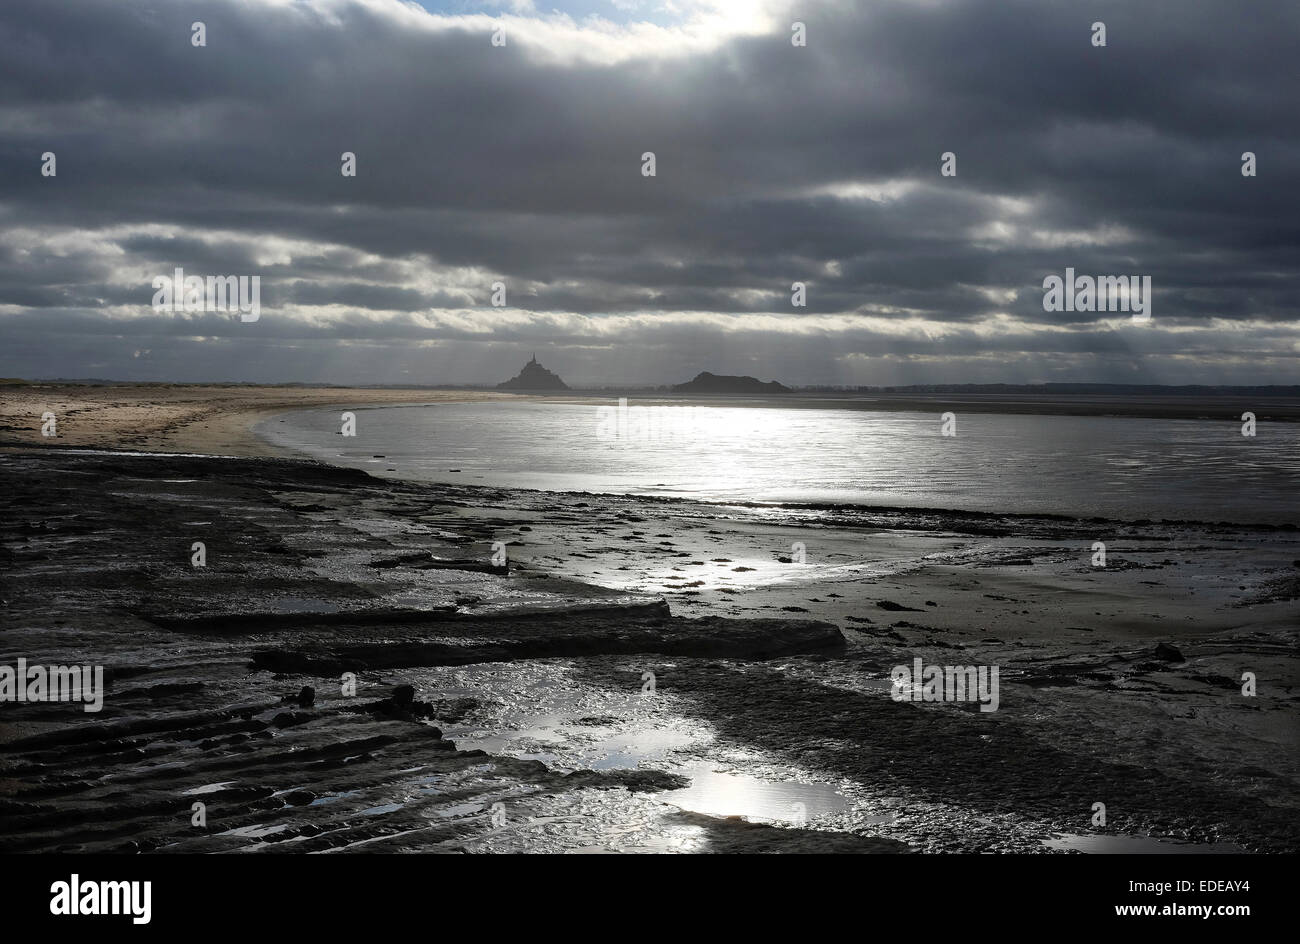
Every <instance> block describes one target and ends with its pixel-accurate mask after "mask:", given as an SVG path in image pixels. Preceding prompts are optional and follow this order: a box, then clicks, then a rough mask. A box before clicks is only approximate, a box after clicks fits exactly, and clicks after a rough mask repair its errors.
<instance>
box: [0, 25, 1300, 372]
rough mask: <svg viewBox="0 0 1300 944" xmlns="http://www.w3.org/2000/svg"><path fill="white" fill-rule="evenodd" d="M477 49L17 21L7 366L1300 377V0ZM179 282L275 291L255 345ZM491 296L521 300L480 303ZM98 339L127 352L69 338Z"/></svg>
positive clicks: (468, 43)
mask: <svg viewBox="0 0 1300 944" xmlns="http://www.w3.org/2000/svg"><path fill="white" fill-rule="evenodd" d="M196 19H201V20H203V21H204V22H205V24H206V26H207V32H208V45H207V47H206V48H201V49H196V48H194V47H192V46H191V45H190V42H189V36H190V23H191V22H192V21H193V20H196ZM794 19H799V20H802V21H804V22H805V23H807V27H808V37H809V38H808V46H807V48H794V47H792V46H791V44H790V41H789V31H788V30H789V23H790V22H791V21H792V20H794ZM1094 20H1102V21H1104V22H1105V23H1106V26H1107V33H1108V36H1107V39H1108V45H1107V46H1106V47H1105V48H1104V49H1099V48H1095V47H1093V46H1092V45H1091V44H1090V42H1089V37H1090V29H1089V27H1090V24H1091V23H1092V22H1093V21H1094ZM487 22H488V21H486V20H483V19H479V20H458V21H454V22H451V23H448V22H442V23H439V21H436V20H433V19H431V18H428V17H426V16H424V14H422V13H419V12H417V11H413V10H411V9H406V8H403V7H401V6H400V5H398V4H396V3H386V2H380V0H371V2H368V3H363V2H343V0H330V2H321V3H317V4H302V3H299V4H282V3H257V2H254V3H247V4H243V3H240V4H235V3H230V2H211V3H203V4H196V3H181V2H177V3H159V2H153V3H146V2H143V0H141V2H121V3H114V4H111V5H106V4H102V3H97V2H90V0H68V2H63V3H59V4H50V3H47V2H44V0H8V2H7V3H6V4H5V5H4V6H3V7H2V8H0V57H2V58H3V61H4V62H5V63H6V67H5V69H4V71H3V73H0V131H2V134H0V226H3V235H2V236H0V306H5V307H0V338H3V339H4V340H5V342H6V344H5V346H4V349H3V351H0V373H4V374H27V375H34V376H39V375H54V374H57V375H63V376H76V375H83V374H92V373H96V372H97V371H95V370H91V369H90V367H91V366H92V365H93V364H102V365H103V366H104V369H105V370H107V369H108V368H110V367H111V368H113V369H116V370H120V371H122V374H121V375H122V376H142V377H143V376H145V373H142V367H141V362H142V361H147V360H148V359H149V358H153V359H154V360H153V363H154V364H156V365H159V366H158V368H157V369H160V370H161V369H164V365H165V369H168V370H172V371H173V372H174V373H178V372H180V371H182V370H183V367H184V365H185V363H186V359H187V358H188V359H192V360H193V361H197V362H200V363H201V364H202V367H201V368H195V369H199V370H202V371H206V372H207V374H206V375H205V376H193V377H185V378H181V377H180V376H179V374H178V376H177V379H221V378H224V377H230V378H235V379H262V380H269V379H277V378H275V377H274V376H254V375H253V373H250V369H251V368H250V364H263V365H268V366H270V365H273V364H274V363H276V361H275V359H274V358H271V359H267V358H264V357H263V356H262V355H261V354H259V353H257V352H256V351H255V350H254V349H252V348H250V345H251V346H253V348H255V346H256V345H258V344H261V345H263V346H266V345H269V344H271V341H270V339H272V338H275V339H280V340H277V341H276V342H275V345H274V346H276V348H277V350H278V352H279V354H280V355H281V357H282V360H281V361H280V363H283V364H286V365H291V364H294V363H295V361H294V357H295V356H297V355H296V354H295V351H296V352H298V353H299V354H301V367H300V368H296V369H299V370H301V371H302V373H299V374H295V375H294V377H293V379H339V378H337V377H336V374H338V373H339V371H341V370H343V371H345V372H346V373H347V375H348V376H347V377H346V379H347V380H349V381H364V380H369V381H373V382H400V381H402V380H410V379H413V378H412V377H411V376H410V373H409V372H410V371H412V370H416V372H417V373H418V372H419V371H418V369H417V368H415V367H414V366H399V365H406V358H407V357H408V356H409V351H408V352H407V353H406V354H403V355H402V356H401V357H398V356H397V355H396V354H395V353H394V352H396V351H397V350H398V349H399V348H400V347H401V345H402V344H404V343H408V342H409V341H412V340H414V341H426V342H429V349H427V350H425V351H424V353H425V355H427V356H428V357H429V358H430V360H429V361H428V363H429V364H436V363H439V361H438V357H439V356H443V355H445V358H446V359H445V361H443V362H442V365H443V366H442V368H441V369H442V370H444V374H443V375H442V376H440V377H433V376H428V377H422V378H421V380H422V382H433V381H435V380H446V381H447V382H469V381H474V380H487V379H498V378H499V377H500V376H505V375H508V373H510V372H513V369H514V368H515V367H516V366H517V365H516V364H515V360H516V359H517V358H518V356H519V354H520V352H521V351H523V350H527V349H528V348H530V347H531V346H533V345H538V346H539V347H543V348H547V349H549V350H551V351H552V354H550V355H548V357H549V358H550V360H549V361H548V365H549V366H556V365H559V366H562V367H564V368H565V370H567V371H568V373H567V374H566V376H571V377H573V378H581V379H583V380H585V381H587V382H597V381H617V380H622V379H636V380H656V381H659V380H675V379H678V375H679V374H680V372H681V370H682V368H683V366H684V365H687V364H691V363H695V362H697V361H698V360H699V359H700V358H702V357H708V358H713V359H714V360H713V361H712V362H711V363H701V364H699V368H700V369H704V368H705V367H711V368H713V369H724V370H732V369H734V370H740V369H742V368H745V367H746V366H749V367H752V366H753V365H754V364H755V363H758V364H759V365H760V366H761V367H762V369H761V370H758V371H757V372H760V373H763V374H765V375H769V376H770V375H777V374H779V375H780V376H781V378H782V379H785V380H787V381H791V382H803V383H812V382H832V383H834V382H840V383H853V382H862V383H867V382H877V381H879V382H882V383H885V382H903V380H904V379H905V378H906V379H912V380H925V381H936V382H937V381H961V380H966V379H975V375H976V374H979V375H980V379H998V380H1007V381H1015V380H1031V379H1048V378H1050V379H1099V380H1100V379H1124V380H1131V379H1133V377H1132V370H1133V369H1135V368H1134V364H1135V363H1137V364H1138V367H1137V368H1136V369H1139V370H1141V371H1143V372H1144V373H1145V375H1146V376H1147V377H1148V379H1150V380H1151V381H1153V382H1159V381H1174V380H1176V381H1179V382H1196V381H1204V382H1213V380H1224V379H1232V378H1233V377H1234V376H1236V377H1238V378H1239V379H1243V380H1250V381H1260V380H1261V379H1268V380H1274V381H1278V382H1287V381H1288V380H1293V379H1294V365H1295V358H1296V357H1297V355H1298V354H1300V347H1298V346H1297V345H1298V343H1300V334H1297V333H1295V332H1293V331H1288V330H1287V328H1288V327H1289V326H1292V325H1293V324H1294V322H1295V321H1296V320H1297V314H1300V312H1298V311H1297V308H1298V307H1300V306H1298V303H1297V298H1300V292H1298V291H1297V290H1298V289H1300V277H1298V276H1297V272H1296V265H1295V260H1296V258H1300V255H1298V250H1300V223H1297V219H1298V216H1297V212H1296V211H1297V209H1300V207H1298V206H1297V204H1298V203H1300V201H1298V200H1297V195H1298V194H1300V171H1297V167H1300V139H1298V137H1297V130H1296V123H1295V121H1294V120H1293V119H1291V120H1288V116H1290V115H1292V114H1293V113H1294V102H1295V100H1296V97H1297V92H1298V91H1300V77H1298V76H1297V73H1296V70H1295V69H1294V49H1293V46H1294V37H1295V36H1296V35H1297V34H1300V7H1297V6H1296V5H1294V4H1277V3H1273V2H1267V0H1260V2H1250V0H1247V2H1231V3H1230V2H1226V0H1215V2H1209V0H1191V2H1189V0H1167V2H1152V3H1144V4H1142V5H1140V6H1133V5H1131V4H1128V3H1120V2H1100V3H1096V4H1091V5H1088V7H1087V8H1086V9H1084V8H1081V7H1080V6H1079V5H1078V4H1077V3H1072V2H1042V0H1020V2H1016V0H1011V2H1008V0H956V2H949V3H930V2H925V3H909V2H892V3H890V2H887V3H881V4H871V5H866V4H856V3H844V4H832V3H820V4H811V5H810V4H799V5H798V12H797V13H791V14H789V15H787V14H786V13H784V12H781V11H779V10H778V11H777V12H776V14H775V15H774V17H773V20H772V28H771V30H770V31H768V32H766V33H764V34H762V35H735V36H731V37H730V38H725V39H723V40H722V41H721V42H720V43H719V44H717V45H716V46H714V47H712V48H704V49H697V50H693V51H689V52H684V53H675V52H674V51H673V50H671V49H669V48H666V47H665V41H663V40H656V41H646V42H645V43H644V44H643V46H637V45H636V44H637V42H640V40H635V39H628V40H627V44H626V46H625V48H624V50H623V51H622V52H621V53H619V54H618V55H605V54H603V53H601V52H600V51H599V49H598V48H597V47H598V46H599V43H598V42H597V41H595V40H590V43H588V40H589V39H590V37H588V39H583V38H582V37H581V36H579V35H578V33H577V32H576V31H574V30H571V29H568V30H566V29H563V28H560V27H556V26H555V25H554V23H551V24H550V25H549V26H548V24H547V22H546V21H534V22H532V23H529V22H528V21H524V20H517V21H516V20H511V21H509V22H510V23H511V26H510V30H511V37H512V39H511V42H510V44H509V45H508V46H507V47H506V48H504V49H499V48H493V47H491V46H490V44H489V43H488V32H489V29H488V26H487ZM530 37H531V38H530ZM584 43H588V44H589V45H591V48H590V49H588V48H587V47H586V46H584ZM593 50H594V51H593ZM1245 150H1251V151H1254V152H1256V154H1257V155H1258V160H1259V176H1258V177H1256V178H1244V177H1242V176H1241V174H1240V155H1241V153H1242V151H1245ZM45 151H54V152H56V153H57V155H58V176H57V177H56V178H43V177H41V176H40V174H39V166H40V155H41V154H42V153H43V152H45ZM343 151H352V152H355V153H356V155H357V161H358V176H357V177H355V178H344V177H342V176H341V175H340V173H339V164H340V161H339V155H340V153H341V152H343ZM644 151H654V152H655V154H656V157H657V164H658V167H657V172H658V173H657V176H656V177H654V178H643V177H642V176H641V174H640V156H641V154H642V152H644ZM945 151H953V152H955V153H956V154H957V166H958V176H957V177H955V178H944V177H941V176H940V175H939V165H940V155H941V154H942V153H943V152H945ZM854 185H856V189H854ZM176 266H182V267H184V268H185V269H186V271H187V272H189V273H191V274H218V273H220V274H227V273H232V274H260V275H261V276H262V279H263V295H262V299H263V307H264V311H265V312H266V313H265V314H264V317H263V321H262V322H261V323H259V325H258V326H257V331H258V333H257V334H256V335H254V334H253V333H252V332H251V331H250V330H248V328H247V326H244V325H241V324H240V323H239V322H237V321H232V320H231V319H226V318H220V317H212V316H209V317H194V316H185V317H179V316H162V315H158V314H155V313H154V312H153V311H152V310H150V308H149V307H148V305H149V301H150V299H151V297H152V288H151V284H150V283H151V279H152V278H153V277H154V276H155V275H160V274H170V272H171V271H172V269H173V267H176ZM1066 266H1072V267H1074V268H1075V269H1076V270H1077V271H1078V272H1079V273H1080V274H1090V275H1099V274H1135V275H1136V274H1144V275H1151V276H1152V279H1153V282H1154V284H1155V287H1156V298H1155V306H1154V315H1155V322H1154V323H1153V324H1152V325H1151V326H1150V327H1149V328H1147V329H1145V333H1144V334H1142V335H1140V336H1139V335H1137V334H1135V333H1133V332H1127V333H1117V332H1115V331H1112V330H1109V329H1106V328H1104V327H1102V326H1101V325H1100V321H1101V319H1102V318H1103V317H1105V316H1101V315H1094V314H1091V313H1087V312H1082V313H1079V312H1075V313H1067V312H1059V313H1048V312H1044V311H1043V309H1042V289H1041V283H1042V279H1043V277H1044V276H1045V275H1048V274H1052V273H1056V274H1062V273H1063V272H1064V269H1065V267H1066ZM498 279H499V280H501V281H503V282H505V283H506V284H507V286H508V290H509V291H508V304H509V310H508V311H506V312H502V311H498V310H495V309H491V308H488V307H486V306H487V305H488V297H489V295H490V293H491V287H490V286H491V283H492V282H494V281H496V280H498ZM793 281H802V282H806V283H807V285H808V291H809V295H808V306H807V308H803V309H793V308H791V306H790V287H791V282H793ZM682 313H688V315H689V316H683V315H682ZM764 313H772V314H774V315H778V316H779V317H780V319H782V323H780V324H774V323H773V322H772V320H771V319H765V318H763V317H761V316H763V315H764ZM744 315H751V316H754V317H753V318H750V319H749V320H745V319H744V318H743V317H741V316H744ZM733 316H734V317H733ZM855 317H856V318H859V319H865V320H863V321H862V322H861V323H855V322H854V320H853V319H854V318H855ZM656 319H657V320H656ZM1008 320H1009V322H1010V323H1007V322H1008ZM915 322H924V324H925V325H927V326H928V327H926V328H925V329H924V330H920V329H918V328H916V326H915ZM1234 324H1235V325H1236V327H1234V326H1233V325H1234ZM1269 324H1275V325H1277V330H1276V331H1274V330H1271V329H1269V328H1267V327H1265V326H1266V325H1269ZM1173 328H1178V329H1179V330H1177V331H1171V330H1170V329H1173ZM200 335H201V336H203V337H205V338H213V337H217V338H223V339H225V340H224V341H222V343H220V344H217V343H215V342H212V341H211V340H209V341H207V342H198V341H195V340H193V339H194V338H196V337H198V336H200ZM95 336H104V337H111V338H113V339H115V340H114V341H113V342H112V345H113V346H116V347H117V348H120V350H119V351H117V353H116V354H112V356H110V350H109V348H105V347H100V348H96V347H95V346H94V345H89V346H86V345H83V344H80V343H79V342H78V341H76V340H75V339H81V338H92V337H95ZM186 339H189V340H186ZM294 339H298V340H300V341H302V342H303V344H304V345H306V347H303V348H294V347H293V346H292V342H293V340H294ZM331 340H337V341H338V342H339V343H338V344H337V345H335V346H334V347H333V348H331V347H330V346H329V342H330V341H331ZM344 342H346V343H344ZM200 343H206V344H207V345H208V347H207V348H206V349H205V352H204V353H203V355H202V356H201V357H199V356H198V355H197V354H195V353H194V352H195V351H196V350H198V349H199V348H198V345H200ZM367 343H369V344H371V345H373V347H366V346H365V345H366V344H367ZM628 347H636V348H637V349H638V350H639V351H640V352H641V353H642V355H643V356H642V357H641V358H627V356H626V355H625V354H624V353H622V351H621V349H623V348H628ZM307 348H310V352H308V351H307ZM471 349H474V351H475V353H473V354H472V355H471V354H470V353H469V352H470V351H471ZM141 350H147V351H149V354H148V355H140V354H139V353H138V352H139V351H141ZM362 350H365V351H367V352H368V353H366V354H365V356H362V354H361V353H360V352H361V351H362ZM385 350H386V351H388V352H389V361H388V362H387V366H385V362H384V360H383V358H382V356H381V355H380V353H378V352H382V351H385ZM168 351H170V352H172V355H173V357H174V360H172V361H167V360H166V357H167V352H168ZM90 352H97V353H95V354H94V357H98V358H100V359H99V360H93V359H92V360H87V359H86V358H87V357H90V356H91V354H90ZM888 356H893V357H897V358H899V359H900V360H899V363H898V364H897V365H894V367H892V368H891V367H889V365H886V364H882V363H881V361H880V360H879V359H880V358H882V357H888ZM114 357H116V358H117V359H116V360H113V358H114ZM1044 357H1047V358H1051V357H1057V358H1058V359H1059V361H1058V362H1057V363H1054V364H1048V363H1045V362H1044V361H1043V360H1042V358H1044ZM1135 357H1136V358H1137V359H1138V360H1137V361H1136V362H1135V361H1134V358H1135ZM104 358H107V359H104ZM911 358H921V359H924V364H923V365H919V366H918V364H916V363H915V362H913V361H910V360H909V359H911ZM978 358H995V359H996V360H997V361H998V362H999V363H1001V364H1002V365H1004V368H1005V370H1006V371H1007V374H1006V375H1004V376H1000V377H999V376H992V377H984V376H983V373H982V372H983V369H984V368H983V367H982V366H981V364H980V363H979V362H978V361H977V360H972V359H978ZM551 362H554V363H551ZM562 362H563V363H562ZM361 364H365V365H367V367H368V368H373V369H374V370H375V371H376V373H375V375H374V376H355V373H356V370H357V368H358V367H359V366H360V365H361ZM629 365H631V366H629ZM630 369H631V370H635V371H636V372H637V374H636V376H635V377H631V376H629V373H628V371H629V370H630ZM914 369H915V370H918V371H921V372H922V373H923V375H922V376H914V377H913V376H907V375H909V373H910V372H911V371H913V370H914ZM1072 370H1073V371H1076V372H1077V373H1076V374H1075V375H1073V376H1071V377H1067V376H1065V375H1064V374H1062V373H1061V371H1066V372H1068V371H1072ZM471 371H479V373H471ZM503 371H504V372H505V373H504V374H503ZM1234 371H1237V372H1239V374H1233V372H1234ZM1261 371H1263V375H1261ZM331 372H333V373H331ZM562 372H564V371H562ZM745 372H756V371H755V370H752V369H747V370H746V371H745ZM101 375H107V374H104V373H102V372H101ZM1212 375H1213V376H1212Z"/></svg>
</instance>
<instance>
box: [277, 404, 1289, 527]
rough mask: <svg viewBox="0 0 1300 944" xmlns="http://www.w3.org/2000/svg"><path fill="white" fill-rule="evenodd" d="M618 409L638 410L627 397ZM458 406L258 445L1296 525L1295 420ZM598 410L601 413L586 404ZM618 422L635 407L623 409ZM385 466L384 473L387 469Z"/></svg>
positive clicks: (807, 498) (465, 470) (618, 486)
mask: <svg viewBox="0 0 1300 944" xmlns="http://www.w3.org/2000/svg"><path fill="white" fill-rule="evenodd" d="M631 409H632V410H635V409H636V405H635V404H633V406H632V408H631ZM655 409H657V410H659V411H661V412H659V413H650V414H646V417H651V418H648V419H644V420H642V421H630V422H624V423H623V425H621V426H620V425H618V422H617V415H615V420H616V422H611V419H610V417H611V415H612V414H611V411H612V410H613V408H612V407H598V406H593V405H582V404H572V403H541V402H529V403H457V404H438V405H430V406H397V407H377V408H372V409H364V408H358V409H355V410H353V411H352V412H354V413H355V414H356V435H355V437H345V436H342V435H340V425H341V424H340V419H339V416H340V412H339V411H336V410H305V411H297V412H294V413H290V414H284V415H282V416H277V417H272V418H271V419H268V420H266V421H264V422H263V423H261V424H259V426H258V427H257V431H258V432H259V433H260V434H261V435H263V436H265V437H266V438H267V439H269V440H270V441H272V442H273V443H275V444H277V445H280V446H285V447H289V448H291V449H296V450H299V451H301V452H304V453H307V454H309V455H312V456H314V457H316V458H319V459H323V460H325V461H329V462H334V463H337V464H341V465H346V466H351V467H356V468H362V469H365V470H367V471H369V472H372V473H374V474H377V475H391V476H394V477H400V478H410V479H417V480H424V481H439V482H454V483H459V484H470V485H492V486H504V487H517V488H536V489H544V490H553V491H554V490H559V491H592V492H608V493H624V494H647V495H671V496H681V497H685V498H695V499H701V500H709V501H763V502H792V501H800V502H835V503H841V502H844V503H858V504H873V505H887V506H900V505H901V506H918V507H928V508H945V509H962V510H977V511H992V512H1022V513H1049V514H1064V515H1073V516H1080V517H1090V516H1098V517H1108V518H1120V519H1139V518H1153V519H1160V518H1170V519H1182V520H1211V521H1236V522H1242V523H1278V522H1285V521H1297V520H1300V512H1298V511H1297V502H1296V501H1295V497H1294V487H1295V482H1296V481H1297V480H1300V425H1297V424H1287V423H1265V424H1262V425H1260V426H1259V428H1258V434H1257V435H1256V436H1255V437H1254V438H1247V437H1243V436H1242V435H1241V424H1240V423H1239V422H1238V421H1235V420H1233V418H1232V417H1231V416H1225V418H1224V419H1223V420H1222V421H1218V420H1216V421H1209V420H1167V419H1144V418H1134V417H1094V416H1032V415H1001V414H987V413H985V414H981V413H962V414H960V415H959V416H957V418H956V424H957V425H956V435H955V436H943V435H941V426H940V416H939V415H938V414H937V413H936V414H929V413H915V412H900V413H888V412H868V411H856V410H832V409H825V410H823V409H782V408H769V407H717V406H709V407H693V406H669V407H657V408H655ZM602 411H604V412H602ZM632 415H636V414H635V413H632ZM389 470H392V471H389Z"/></svg>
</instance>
